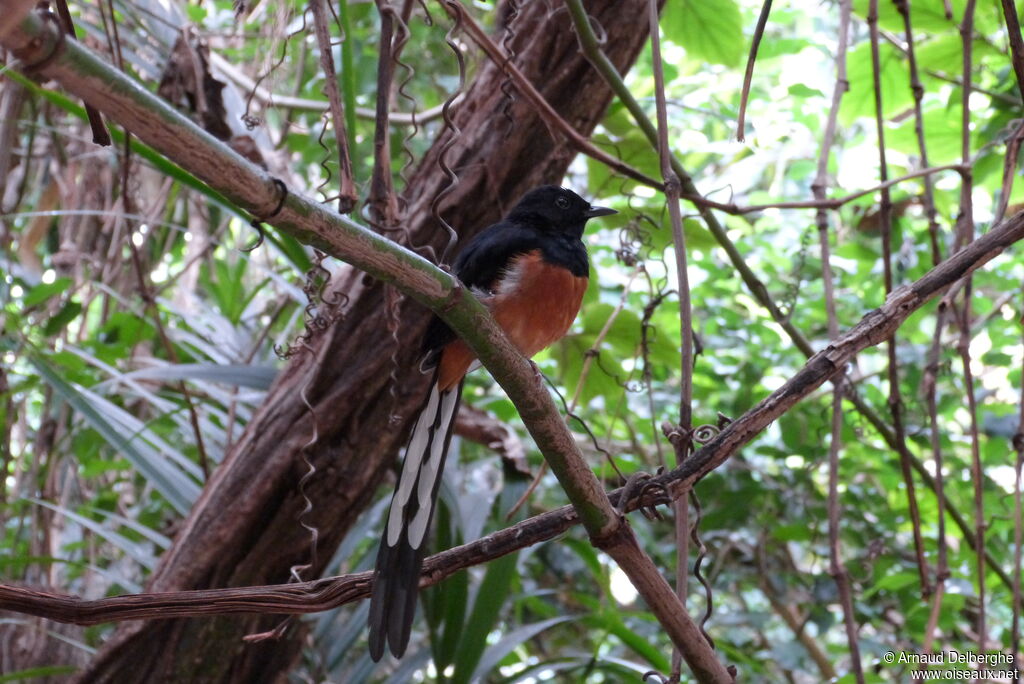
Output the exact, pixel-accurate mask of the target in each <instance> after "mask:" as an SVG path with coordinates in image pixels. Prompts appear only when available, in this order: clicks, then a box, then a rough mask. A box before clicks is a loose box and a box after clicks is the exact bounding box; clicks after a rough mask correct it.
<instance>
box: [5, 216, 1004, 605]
mask: <svg viewBox="0 0 1024 684" xmlns="http://www.w3.org/2000/svg"><path fill="white" fill-rule="evenodd" d="M1021 239H1024V212H1022V213H1019V214H1016V215H1015V216H1013V217H1012V218H1010V219H1007V220H1006V221H1004V222H1003V223H1001V224H1000V225H999V226H997V227H995V228H993V229H992V230H990V231H989V232H988V233H987V234H985V235H984V236H982V237H980V238H978V239H977V240H975V241H974V242H972V243H971V244H970V245H969V246H968V247H966V248H964V249H963V250H961V251H960V252H958V253H957V254H956V255H954V256H953V257H951V258H950V259H948V260H947V261H945V262H943V263H942V264H940V265H938V266H936V267H934V268H933V269H932V270H931V271H929V272H928V273H926V274H925V275H924V276H922V277H921V278H920V279H919V280H917V281H916V282H914V283H911V284H908V285H904V286H903V287H900V288H898V289H896V290H895V291H894V292H893V293H892V295H891V296H890V297H889V299H888V300H887V301H886V303H885V304H884V305H882V306H881V307H880V308H878V309H875V310H873V311H870V312H868V313H867V314H866V315H865V316H864V317H863V318H862V319H861V321H860V322H859V323H858V324H857V325H856V326H854V327H853V328H851V329H850V330H848V331H847V332H846V333H844V334H842V335H839V336H838V337H837V338H836V339H835V340H834V341H833V343H832V344H830V345H829V346H828V347H826V348H825V349H823V350H822V351H821V352H819V353H818V354H816V355H815V356H814V357H813V358H811V359H810V360H808V362H807V364H806V365H804V367H803V368H802V369H801V370H800V371H798V372H797V373H796V374H795V375H794V376H793V377H792V378H791V379H790V380H789V381H788V382H787V383H785V384H784V385H783V386H782V387H780V388H779V389H777V390H775V391H774V392H772V393H771V394H770V395H769V396H768V397H766V398H765V399H764V400H762V401H761V402H760V403H759V404H757V406H755V407H754V408H752V409H751V410H749V411H747V412H746V413H745V414H743V415H742V416H741V417H739V418H738V419H737V420H735V421H733V422H732V423H730V424H729V425H728V426H727V427H726V428H725V429H724V430H722V432H720V433H719V434H718V435H717V436H716V437H715V438H714V439H713V440H711V441H710V442H708V443H707V444H706V445H705V446H704V447H703V448H701V449H700V450H699V451H698V452H697V453H696V454H695V455H694V456H693V457H692V458H690V459H688V460H687V461H685V462H684V463H683V465H681V466H680V467H678V468H676V469H674V470H672V471H670V472H668V473H665V474H664V475H660V476H658V477H655V478H652V479H651V481H650V484H649V485H648V486H645V487H643V488H641V491H639V492H638V493H637V495H636V496H634V497H633V498H631V499H630V500H629V501H627V502H624V503H623V502H620V501H619V499H620V497H621V494H622V492H623V489H618V490H615V491H613V492H611V493H609V494H608V500H609V501H610V502H611V503H612V504H613V505H615V506H617V507H619V508H621V509H622V510H626V511H632V510H636V509H637V508H639V507H641V506H651V505H657V504H665V503H669V502H670V501H672V500H674V499H677V498H679V497H681V496H683V495H685V494H686V493H687V492H688V491H689V489H690V488H691V487H692V486H693V484H694V483H695V482H696V481H697V480H699V479H701V478H702V477H704V476H705V475H707V474H708V473H709V472H711V471H712V470H713V469H715V468H717V467H718V466H719V465H721V464H722V463H723V462H724V461H725V460H727V459H728V458H729V457H730V456H731V455H732V454H734V453H736V451H737V450H738V449H739V448H740V447H742V446H743V445H744V444H746V443H748V442H749V441H750V440H751V439H753V438H754V437H755V436H757V434H758V433H760V431H761V430H763V429H764V428H766V427H767V426H768V425H769V424H770V423H771V422H772V421H774V420H775V419H777V418H778V417H779V416H781V415H782V414H783V413H785V411H787V410H788V409H789V408H790V407H792V406H793V405H794V404H796V403H797V402H798V401H800V400H801V399H804V398H806V397H807V396H809V395H810V394H811V393H812V392H814V391H815V390H816V389H817V388H818V387H820V386H821V385H822V384H824V383H825V382H826V381H828V380H829V379H830V378H832V377H833V376H834V375H835V374H837V373H839V372H840V370H841V369H842V368H843V366H844V365H845V364H846V363H848V362H849V361H850V360H851V359H852V358H853V357H854V356H855V355H856V354H858V353H860V352H861V351H863V350H864V349H867V348H868V347H872V346H875V345H877V344H879V343H881V342H882V341H884V340H885V339H886V338H887V337H888V336H889V335H891V334H892V332H893V331H895V330H896V329H897V328H899V326H900V325H901V324H902V323H903V322H904V321H905V320H906V319H907V317H909V316H910V315H911V314H913V313H914V312H915V311H917V310H918V309H919V308H920V307H921V306H923V305H924V304H925V303H926V302H928V301H929V300H930V299H933V298H934V297H936V296H938V295H939V294H941V293H943V292H945V290H946V289H947V288H948V287H949V286H950V285H952V284H953V283H955V282H957V281H958V280H960V279H962V278H963V277H965V276H967V275H969V274H971V273H973V272H974V271H975V270H977V269H978V268H980V267H981V266H983V265H984V264H986V263H987V262H989V261H991V260H992V259H994V258H995V257H996V256H998V255H999V254H1001V253H1002V252H1003V251H1004V250H1005V249H1006V248H1007V247H1009V246H1010V245H1012V244H1014V243H1015V242H1017V241H1019V240H1021ZM633 491H634V492H636V489H635V488H634V490H633ZM579 522H580V520H579V518H578V516H577V515H576V513H575V511H574V510H573V509H572V507H570V506H564V507H562V508H559V509H556V510H553V511H550V512H548V513H543V514H541V515H538V516H534V517H532V518H529V519H527V520H524V521H522V522H520V523H518V524H516V525H512V526H510V527H507V528H505V529H503V530H499V531H497V532H494V533H492V534H489V535H487V536H485V537H482V538H481V539H478V540H476V541H474V542H471V543H469V544H464V545H462V546H458V547H455V548H452V549H449V550H447V551H444V552H442V553H439V554H436V555H434V556H431V557H430V558H428V559H427V560H426V562H425V564H424V572H423V579H422V584H423V585H430V584H435V583H437V582H439V581H441V580H442V579H444V578H445V577H447V576H449V575H451V574H453V573H455V572H457V571H459V570H462V569H465V568H467V567H470V566H473V565H478V564H481V563H485V562H488V561H490V560H493V559H495V558H498V557H500V556H502V555H505V554H508V553H512V552H514V551H516V550H518V549H521V548H524V547H526V546H529V545H532V544H536V543H539V542H542V541H546V540H549V539H553V538H555V537H556V536H558V535H560V534H562V533H564V532H565V531H566V530H568V529H569V528H570V527H572V526H573V525H576V524H579ZM370 576H371V573H369V572H363V573H355V574H351V575H344V576H341V577H332V578H326V579H322V580H316V581H312V582H303V583H297V584H292V585H274V586H260V587H242V588H235V589H212V590H203V591H180V592H159V593H148V594H134V595H128V596H115V597H110V598H103V599H98V600H95V601H83V600H81V599H78V598H76V597H71V596H66V595H59V594H53V593H49V592H42V591H37V590H33V589H28V588H22V587H11V586H7V585H0V608H2V609H5V610H13V611H18V612H23V613H28V614H31V615H38V616H42V617H47V618H50V619H54V620H59V621H63V622H74V623H77V624H98V623H100V622H109V621H117V620H131V619H139V618H171V617H181V616H188V615H211V614H218V615H219V614H228V613H250V612H274V613H308V612H316V611H321V610H328V609H330V608H334V607H337V606H339V605H343V604H345V603H350V602H352V601H356V600H360V599H362V598H365V597H366V596H368V595H369V589H370V587H369V580H370Z"/></svg>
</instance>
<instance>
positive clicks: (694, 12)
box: [661, 0, 746, 67]
mask: <svg viewBox="0 0 1024 684" xmlns="http://www.w3.org/2000/svg"><path fill="white" fill-rule="evenodd" d="M661 26H662V30H663V31H664V32H665V37H666V38H668V39H669V40H671V41H672V42H673V43H676V44H677V45H682V46H683V47H684V48H686V51H687V52H688V53H689V54H690V55H692V56H693V57H694V58H695V59H703V60H707V61H708V62H711V63H713V64H723V65H725V66H730V67H732V66H736V65H738V64H739V63H740V61H741V60H742V58H743V51H744V49H745V48H746V41H745V39H744V36H743V18H742V16H741V15H740V9H739V6H738V5H737V4H736V3H735V2H734V1H733V0H716V1H715V2H705V1H704V0H677V1H675V2H669V3H666V5H665V9H664V10H663V11H662V16H661Z"/></svg>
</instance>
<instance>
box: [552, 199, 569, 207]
mask: <svg viewBox="0 0 1024 684" xmlns="http://www.w3.org/2000/svg"><path fill="white" fill-rule="evenodd" d="M555 206H556V207H558V208H559V209H568V208H569V200H568V199H566V198H565V197H558V198H556V199H555Z"/></svg>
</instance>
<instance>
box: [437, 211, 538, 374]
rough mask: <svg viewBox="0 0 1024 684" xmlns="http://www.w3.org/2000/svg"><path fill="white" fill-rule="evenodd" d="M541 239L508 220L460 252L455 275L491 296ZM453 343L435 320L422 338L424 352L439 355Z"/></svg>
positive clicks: (488, 229)
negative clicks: (506, 273) (510, 267)
mask: <svg viewBox="0 0 1024 684" xmlns="http://www.w3.org/2000/svg"><path fill="white" fill-rule="evenodd" d="M539 237H540V235H539V233H538V232H537V231H536V230H534V229H532V228H530V227H529V226H527V225H524V224H522V223H517V222H512V221H507V220H506V221H500V222H498V223H495V224H494V225H492V226H490V227H488V228H485V229H484V230H483V231H482V232H481V233H479V234H478V235H477V236H476V237H474V238H473V239H472V240H470V241H469V244H467V245H466V246H465V248H463V250H462V251H461V252H459V256H458V258H456V259H455V265H454V271H455V275H456V276H458V278H459V280H461V281H462V283H463V284H464V285H466V286H467V287H469V288H470V289H475V290H482V291H484V292H489V291H491V290H493V289H494V288H495V286H496V284H497V282H498V280H500V278H501V275H502V272H504V270H505V269H506V268H507V267H508V265H509V263H510V262H511V261H512V259H513V258H514V257H516V256H518V255H519V254H524V253H526V252H529V251H531V250H533V249H537V248H538V246H539V244H540V241H539ZM454 339H455V333H453V332H452V331H451V329H450V328H449V327H448V326H447V325H446V324H445V322H444V321H442V320H441V319H440V318H438V317H437V316H435V317H434V318H433V320H431V321H430V325H429V326H428V327H427V332H426V334H425V335H424V336H423V350H424V351H426V352H431V353H432V352H437V351H439V350H440V349H441V348H442V347H444V346H445V345H446V344H448V343H449V342H451V341H452V340H454ZM431 356H433V354H431Z"/></svg>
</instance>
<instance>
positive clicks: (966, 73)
mask: <svg viewBox="0 0 1024 684" xmlns="http://www.w3.org/2000/svg"><path fill="white" fill-rule="evenodd" d="M974 7H975V0H967V5H966V6H965V7H964V18H963V21H962V22H961V23H960V39H961V44H962V45H963V78H964V84H965V87H964V88H963V89H962V92H961V98H960V107H961V110H960V114H961V116H960V126H961V130H960V156H961V159H967V158H968V157H970V154H971V128H970V120H971V108H970V99H971V91H970V84H971V80H972V77H971V70H972V67H973V60H972V56H973V55H972V48H973V45H974ZM972 181H973V178H972V175H971V174H970V173H968V174H965V175H964V177H963V182H962V183H961V186H960V216H959V217H958V219H957V231H956V239H955V241H954V247H953V249H954V250H958V249H961V248H964V247H966V246H967V245H969V244H971V242H972V241H973V240H974V209H973V200H972V192H973V190H974V186H973V182H972ZM963 290H964V300H963V305H962V306H961V307H960V315H959V316H958V317H957V318H958V322H959V324H960V340H959V343H958V344H957V348H958V351H959V352H960V359H961V363H962V364H963V376H964V391H965V392H966V393H967V408H968V411H969V413H970V432H971V480H972V481H973V483H974V535H975V538H976V539H977V548H976V549H975V553H976V556H975V557H976V559H977V561H976V566H977V567H976V572H977V575H978V622H977V631H978V652H979V653H984V652H985V650H986V642H987V640H988V637H987V630H986V624H985V623H986V609H985V527H986V525H985V499H984V491H985V489H984V488H985V480H984V477H985V473H984V470H983V469H982V466H981V446H980V439H981V438H980V436H979V435H978V406H977V397H975V395H974V375H973V372H972V371H971V293H972V290H973V287H972V279H971V277H970V275H969V274H968V275H967V277H965V278H964V287H963Z"/></svg>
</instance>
